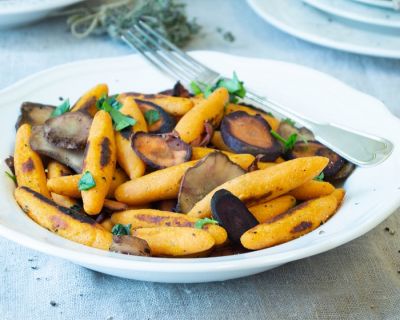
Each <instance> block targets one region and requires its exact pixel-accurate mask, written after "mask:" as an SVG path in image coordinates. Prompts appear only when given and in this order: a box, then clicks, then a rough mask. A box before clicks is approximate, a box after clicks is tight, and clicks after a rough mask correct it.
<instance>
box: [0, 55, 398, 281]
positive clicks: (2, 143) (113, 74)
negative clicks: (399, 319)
mask: <svg viewBox="0 0 400 320" xmlns="http://www.w3.org/2000/svg"><path fill="white" fill-rule="evenodd" d="M193 56H194V57H195V58H198V59H199V60H200V61H202V62H204V63H206V64H207V65H209V66H210V67H212V68H215V69H216V70H218V71H220V72H221V73H222V74H224V75H228V76H229V75H231V74H232V71H233V70H236V71H237V74H238V75H239V77H240V79H243V80H244V81H245V84H246V86H248V87H249V88H252V89H253V90H255V91H257V92H258V93H260V94H263V95H267V96H269V97H271V98H273V99H274V100H277V101H280V102H282V103H284V104H286V105H287V106H288V107H290V108H293V110H296V111H298V112H301V113H302V114H304V115H306V116H309V117H312V118H314V119H316V120H325V121H333V122H336V123H339V124H342V125H346V126H348V127H353V128H355V129H358V130H363V131H368V132H371V133H375V134H378V135H384V136H385V137H386V138H388V139H390V140H392V141H393V142H394V143H395V150H394V152H393V154H392V155H391V156H390V158H389V159H388V160H387V161H386V162H384V163H382V164H380V165H379V166H377V167H374V168H369V169H364V168H363V169H360V168H358V169H356V171H355V172H354V173H353V174H352V175H351V176H350V178H349V179H348V180H347V181H346V183H345V185H344V187H345V188H346V190H347V195H346V199H345V201H344V204H343V206H342V207H341V209H340V210H339V211H338V212H337V214H336V215H335V216H333V218H332V219H330V220H329V221H328V222H327V223H326V224H324V225H323V226H322V227H320V228H318V229H317V230H315V231H314V232H311V233H309V234H307V235H305V236H303V237H301V238H299V239H296V240H294V241H291V242H288V243H286V244H282V245H279V246H276V247H273V248H269V249H265V250H260V251H255V252H252V253H246V254H241V255H236V256H227V257H218V258H202V259H167V258H145V257H134V256H125V255H121V254H116V253H110V252H106V251H102V250H98V249H93V248H89V247H86V246H83V245H79V244H76V243H74V242H71V241H68V240H66V239H63V238H61V237H59V236H57V235H55V234H53V233H51V232H49V231H47V230H45V229H44V228H42V227H40V226H39V225H37V224H36V223H34V222H33V221H32V220H30V219H29V218H28V217H27V216H26V215H25V214H24V213H23V212H22V210H21V209H20V208H19V207H18V205H17V204H16V203H15V201H14V199H13V195H12V191H13V189H14V185H13V183H12V182H11V181H10V179H8V178H7V177H6V176H5V175H1V177H0V235H1V236H3V237H6V238H8V239H10V240H13V241H15V242H17V243H19V244H21V245H23V246H26V247H29V248H32V249H34V250H38V251H40V252H43V253H46V254H48V255H53V256H57V257H61V258H64V259H66V260H69V261H72V262H74V263H77V264H79V265H82V266H85V267H87V268H90V269H93V270H97V271H100V272H104V273H108V274H112V275H116V276H120V277H125V278H130V279H139V280H148V281H159V282H206V281H218V280H226V279H232V278H237V277H243V276H247V275H251V274H255V273H258V272H262V271H265V270H268V269H271V268H274V267H277V266H279V265H281V264H283V263H287V262H290V261H294V260H298V259H302V258H304V257H309V256H312V255H315V254H318V253H321V252H324V251H327V250H330V249H332V248H335V247H337V246H339V245H341V244H344V243H346V242H348V241H351V240H352V239H354V238H357V237H359V236H361V235H362V234H364V233H366V232H367V231H369V230H371V229H372V228H373V227H375V226H376V225H377V224H378V223H380V222H381V221H383V220H384V219H385V218H387V217H388V216H389V215H390V214H391V213H392V212H393V211H394V210H395V209H396V208H397V207H398V206H399V205H400V182H399V181H400V173H399V170H398V168H399V167H400V150H399V146H400V121H399V120H398V119H397V118H396V117H394V116H393V115H392V114H391V113H390V112H389V111H388V110H387V109H386V108H385V106H384V105H383V104H382V103H381V102H379V101H378V100H376V99H374V98H372V97H370V96H367V95H365V94H363V93H360V92H358V91H356V90H354V89H352V88H350V87H349V86H347V85H345V84H343V83H341V82H339V81H338V80H336V79H334V78H332V77H330V76H327V75H325V74H322V73H320V72H318V71H315V70H312V69H308V68H305V67H302V66H298V65H294V64H289V63H285V62H279V61H272V60H261V59H250V58H242V57H235V56H230V55H226V54H221V53H215V52H195V53H193ZM135 75H140V76H139V77H137V76H135ZM99 82H105V83H108V84H109V86H110V90H111V92H115V93H117V92H123V91H128V90H130V91H139V92H140V91H143V92H157V91H159V90H162V89H165V88H168V87H170V86H171V85H172V84H173V82H171V81H170V80H169V79H167V78H165V77H164V76H162V75H160V74H159V73H158V72H157V71H156V70H155V69H154V68H153V67H151V66H150V65H148V64H147V62H146V61H144V60H143V58H141V57H140V56H135V55H133V56H128V57H122V58H112V59H98V60H88V61H82V62H76V63H72V64H67V65H63V66H59V67H56V68H53V69H50V70H48V71H44V72H41V73H39V74H36V75H33V76H31V77H29V78H27V79H25V80H22V81H20V82H18V83H17V84H15V85H13V86H11V87H9V88H7V89H5V90H3V91H2V92H0V111H1V117H0V127H1V128H2V139H1V140H0V159H4V158H6V157H7V156H8V155H10V154H12V152H13V144H14V140H15V129H14V123H15V120H16V118H17V115H18V113H19V106H20V104H21V102H23V101H27V100H30V101H37V102H42V103H50V104H56V103H59V99H58V98H59V97H60V96H62V97H65V98H66V97H69V98H70V99H71V100H72V101H74V100H75V99H77V98H78V97H79V96H80V95H81V94H82V93H83V92H84V91H85V90H86V89H87V88H90V87H92V86H93V85H95V84H97V83H99ZM288 92H290V94H288ZM311 102H312V103H311ZM1 166H2V167H1V169H2V171H4V170H6V167H5V165H4V163H3V161H1ZM321 231H324V232H321Z"/></svg>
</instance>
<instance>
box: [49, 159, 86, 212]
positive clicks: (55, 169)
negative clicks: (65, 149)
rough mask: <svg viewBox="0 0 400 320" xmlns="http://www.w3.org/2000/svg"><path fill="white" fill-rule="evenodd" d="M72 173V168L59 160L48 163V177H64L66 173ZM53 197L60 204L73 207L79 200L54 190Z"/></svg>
mask: <svg viewBox="0 0 400 320" xmlns="http://www.w3.org/2000/svg"><path fill="white" fill-rule="evenodd" d="M70 174H72V172H71V170H70V169H69V168H68V167H67V166H65V165H63V164H62V163H59V162H57V161H54V160H53V161H50V162H49V164H48V165H47V177H48V178H49V179H51V178H57V177H63V176H65V175H70ZM51 198H52V199H53V201H54V202H55V203H57V204H58V205H59V206H62V207H66V208H71V207H72V206H74V205H77V204H78V202H77V201H76V200H75V199H73V198H71V197H67V196H63V195H60V194H57V193H54V192H51Z"/></svg>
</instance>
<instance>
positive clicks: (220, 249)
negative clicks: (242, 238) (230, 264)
mask: <svg viewBox="0 0 400 320" xmlns="http://www.w3.org/2000/svg"><path fill="white" fill-rule="evenodd" d="M246 252H250V250H247V249H246V248H244V247H243V246H242V245H240V244H233V243H228V244H225V245H222V246H216V247H215V248H214V249H213V251H212V252H211V254H210V255H209V257H224V256H232V255H237V254H242V253H246Z"/></svg>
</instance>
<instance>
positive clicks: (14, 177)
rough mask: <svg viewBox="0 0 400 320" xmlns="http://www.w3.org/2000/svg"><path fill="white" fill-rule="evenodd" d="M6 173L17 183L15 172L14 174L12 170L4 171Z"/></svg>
mask: <svg viewBox="0 0 400 320" xmlns="http://www.w3.org/2000/svg"><path fill="white" fill-rule="evenodd" d="M4 173H5V174H6V175H7V177H9V178H10V179H11V180H12V181H14V183H15V184H17V177H16V176H15V175H14V174H12V173H10V172H8V171H4Z"/></svg>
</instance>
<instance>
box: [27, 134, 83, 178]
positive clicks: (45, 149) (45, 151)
mask: <svg viewBox="0 0 400 320" xmlns="http://www.w3.org/2000/svg"><path fill="white" fill-rule="evenodd" d="M30 145H31V148H32V149H33V150H35V151H36V152H38V153H39V154H41V155H44V156H48V157H50V158H52V159H54V160H57V161H59V162H61V163H62V164H65V165H66V166H67V167H70V168H71V169H73V170H74V171H75V172H81V171H82V162H83V152H82V151H81V150H68V149H64V148H59V147H56V146H54V145H52V144H51V143H50V142H48V141H47V139H46V138H45V135H44V129H43V126H35V127H33V128H32V135H31V138H30Z"/></svg>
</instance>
